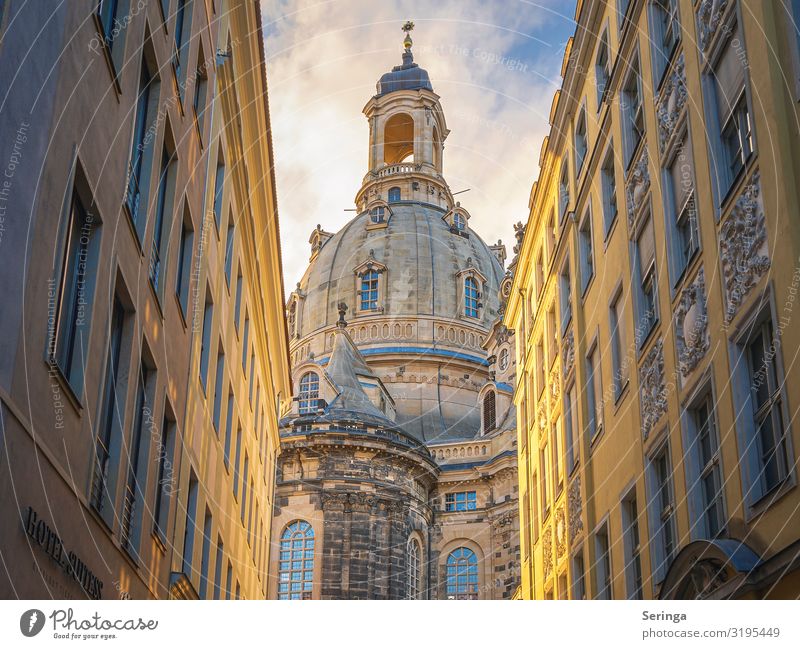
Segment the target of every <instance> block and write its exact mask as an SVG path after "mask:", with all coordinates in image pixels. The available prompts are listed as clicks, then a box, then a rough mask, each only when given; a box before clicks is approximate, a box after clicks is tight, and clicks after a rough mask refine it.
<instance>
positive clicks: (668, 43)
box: [650, 0, 681, 86]
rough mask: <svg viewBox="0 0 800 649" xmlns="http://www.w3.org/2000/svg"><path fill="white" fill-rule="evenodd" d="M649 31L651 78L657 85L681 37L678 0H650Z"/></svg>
mask: <svg viewBox="0 0 800 649" xmlns="http://www.w3.org/2000/svg"><path fill="white" fill-rule="evenodd" d="M650 33H651V38H650V42H651V44H652V52H653V79H654V80H655V82H656V86H658V85H660V81H661V79H662V77H663V76H664V71H665V70H666V69H667V65H668V64H669V61H670V58H671V57H672V53H673V52H674V51H675V47H676V46H677V44H678V41H679V40H680V38H681V26H680V22H679V19H678V0H650Z"/></svg>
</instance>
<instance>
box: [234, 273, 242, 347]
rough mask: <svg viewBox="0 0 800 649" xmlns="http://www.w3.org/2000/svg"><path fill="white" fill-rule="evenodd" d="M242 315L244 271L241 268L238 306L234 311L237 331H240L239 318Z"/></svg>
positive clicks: (237, 283) (237, 287) (238, 282)
mask: <svg viewBox="0 0 800 649" xmlns="http://www.w3.org/2000/svg"><path fill="white" fill-rule="evenodd" d="M241 314H242V269H241V268H239V274H238V276H237V277H236V305H235V307H234V310H233V324H234V325H236V331H237V332H238V331H239V317H240V316H241Z"/></svg>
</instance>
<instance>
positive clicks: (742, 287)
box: [719, 171, 770, 322]
mask: <svg viewBox="0 0 800 649" xmlns="http://www.w3.org/2000/svg"><path fill="white" fill-rule="evenodd" d="M719 251H720V258H721V260H722V275H723V277H724V279H725V298H726V302H727V308H726V313H725V320H726V322H730V321H731V320H732V319H733V317H734V316H735V315H736V312H737V310H738V309H739V307H740V306H741V305H742V303H743V302H744V299H745V297H747V294H748V293H749V292H750V290H751V289H752V288H753V287H754V286H755V285H756V284H758V282H759V280H760V279H761V278H762V277H763V275H764V273H766V272H767V270H769V267H770V261H769V255H768V253H769V250H768V246H767V228H766V221H765V216H764V204H763V202H762V198H761V179H760V174H759V172H758V171H756V172H755V173H754V174H753V176H752V178H750V181H749V182H748V184H747V187H746V188H745V190H744V192H742V195H741V196H739V198H738V199H737V200H736V204H735V205H734V206H733V209H732V210H731V213H730V215H729V216H728V218H727V219H726V220H725V223H724V224H723V225H722V228H721V229H720V232H719Z"/></svg>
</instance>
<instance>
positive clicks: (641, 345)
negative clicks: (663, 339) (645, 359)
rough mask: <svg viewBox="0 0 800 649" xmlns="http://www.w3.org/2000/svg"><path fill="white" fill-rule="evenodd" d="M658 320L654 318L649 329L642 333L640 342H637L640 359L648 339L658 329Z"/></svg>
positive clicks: (650, 338) (649, 339) (651, 337)
mask: <svg viewBox="0 0 800 649" xmlns="http://www.w3.org/2000/svg"><path fill="white" fill-rule="evenodd" d="M659 322H660V320H659V318H656V319H655V320H653V324H652V325H651V326H650V330H649V331H648V332H647V333H646V334H645V335H644V337H643V338H642V340H641V342H640V343H639V344H638V347H639V349H638V350H637V351H638V358H640V359H641V357H642V356H644V353H645V348H646V347H648V346H649V344H650V341H651V340H652V339H653V338H654V337H655V334H656V331H658V324H659Z"/></svg>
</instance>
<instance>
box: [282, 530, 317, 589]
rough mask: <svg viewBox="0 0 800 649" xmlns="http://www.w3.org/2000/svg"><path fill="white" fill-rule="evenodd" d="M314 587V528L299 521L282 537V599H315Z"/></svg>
mask: <svg viewBox="0 0 800 649" xmlns="http://www.w3.org/2000/svg"><path fill="white" fill-rule="evenodd" d="M313 583H314V528H313V527H311V525H310V524H309V523H306V522H305V521H295V522H294V523H290V524H289V525H287V526H286V529H284V530H283V534H281V548H280V558H279V564H278V599H311V592H312V585H313Z"/></svg>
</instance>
